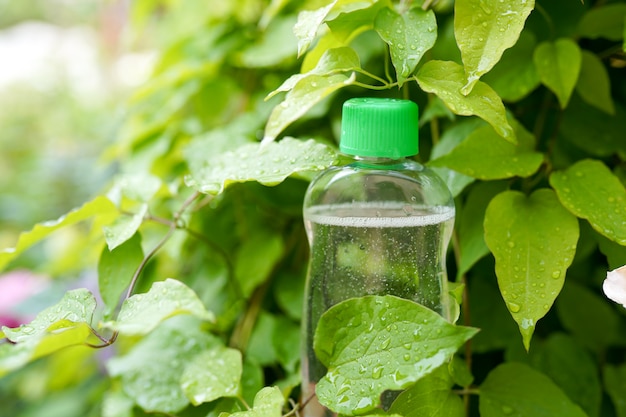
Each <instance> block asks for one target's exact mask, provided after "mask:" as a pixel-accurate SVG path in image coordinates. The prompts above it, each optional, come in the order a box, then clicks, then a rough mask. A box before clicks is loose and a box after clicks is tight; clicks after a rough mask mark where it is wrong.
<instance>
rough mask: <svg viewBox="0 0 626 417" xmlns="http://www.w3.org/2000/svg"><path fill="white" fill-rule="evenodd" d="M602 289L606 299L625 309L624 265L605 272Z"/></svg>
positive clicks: (625, 270) (625, 267)
mask: <svg viewBox="0 0 626 417" xmlns="http://www.w3.org/2000/svg"><path fill="white" fill-rule="evenodd" d="M602 289H603V290H604V294H606V296H607V297H609V298H610V299H611V300H613V301H615V302H616V303H619V304H621V305H623V306H624V307H625V308H626V265H624V266H621V267H619V268H617V269H615V270H613V271H609V272H607V274H606V279H605V280H604V283H603V284H602Z"/></svg>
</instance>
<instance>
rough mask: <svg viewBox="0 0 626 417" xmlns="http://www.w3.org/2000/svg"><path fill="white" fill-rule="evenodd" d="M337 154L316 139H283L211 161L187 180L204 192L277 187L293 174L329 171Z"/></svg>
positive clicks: (246, 147)
mask: <svg viewBox="0 0 626 417" xmlns="http://www.w3.org/2000/svg"><path fill="white" fill-rule="evenodd" d="M335 158H336V154H335V152H334V151H333V150H332V149H331V148H329V147H328V146H326V145H324V144H322V143H319V142H316V141H314V140H313V139H309V140H306V141H303V140H298V139H294V138H284V139H282V140H281V141H279V142H273V143H267V144H260V143H251V144H247V145H243V146H241V147H239V148H238V149H236V150H234V151H228V152H225V153H222V154H220V155H218V156H216V157H214V158H212V159H208V160H207V163H206V165H205V166H204V167H202V168H200V169H198V170H196V171H194V172H192V173H191V175H190V176H188V177H186V178H185V181H186V183H187V185H189V186H190V187H194V188H196V189H197V190H198V191H200V192H203V193H210V194H215V193H221V192H223V191H224V189H225V188H226V187H228V186H229V185H232V184H234V183H238V182H248V181H257V182H259V183H261V184H264V185H268V186H271V185H277V184H280V183H281V182H282V181H284V180H285V179H286V178H287V177H289V176H290V175H293V174H296V173H301V172H313V171H319V170H322V169H325V168H327V167H328V166H329V165H330V164H331V163H333V162H334V161H335Z"/></svg>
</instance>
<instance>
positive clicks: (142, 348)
mask: <svg viewBox="0 0 626 417" xmlns="http://www.w3.org/2000/svg"><path fill="white" fill-rule="evenodd" d="M220 345H221V341H219V339H217V338H216V337H215V336H212V335H211V334H209V333H207V332H205V331H203V330H202V329H201V328H200V322H199V321H198V320H197V319H195V318H193V317H190V316H178V317H174V318H172V319H170V320H168V321H166V322H164V323H162V324H161V325H160V326H159V327H157V328H156V329H155V330H154V331H153V332H152V333H150V334H148V335H147V336H146V337H144V338H143V339H141V340H140V341H139V342H138V343H136V344H135V345H134V346H132V348H131V349H130V350H129V351H128V352H126V353H125V354H124V355H122V356H116V357H114V358H112V359H111V360H110V361H109V362H107V364H106V366H107V369H108V371H109V374H110V375H111V376H114V377H119V379H120V380H121V384H122V387H123V389H124V392H125V393H126V394H127V395H128V396H129V397H130V398H132V399H133V400H134V401H135V403H137V405H139V406H140V407H141V408H143V409H144V410H145V411H148V412H161V413H177V412H178V411H180V410H181V409H183V408H184V407H186V406H187V405H188V404H189V400H188V399H187V397H186V396H185V393H184V392H183V389H182V387H181V376H182V374H183V372H184V370H185V365H186V364H188V363H189V362H191V361H192V360H193V359H194V358H195V357H196V356H197V355H198V354H200V353H202V352H204V351H207V350H210V349H212V348H214V347H216V346H220Z"/></svg>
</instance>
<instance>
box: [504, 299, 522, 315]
mask: <svg viewBox="0 0 626 417" xmlns="http://www.w3.org/2000/svg"><path fill="white" fill-rule="evenodd" d="M507 305H508V307H509V310H510V311H511V312H512V313H518V312H519V311H520V310H521V309H522V307H521V306H520V305H519V304H516V303H511V302H509V303H507Z"/></svg>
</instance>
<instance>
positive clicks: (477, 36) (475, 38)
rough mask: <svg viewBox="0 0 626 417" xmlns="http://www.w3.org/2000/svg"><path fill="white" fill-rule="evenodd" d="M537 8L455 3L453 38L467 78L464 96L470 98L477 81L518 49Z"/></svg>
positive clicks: (510, 1)
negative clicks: (507, 54) (524, 29)
mask: <svg viewBox="0 0 626 417" xmlns="http://www.w3.org/2000/svg"><path fill="white" fill-rule="evenodd" d="M534 7H535V2H534V0H528V1H526V0H524V1H519V0H505V1H489V0H456V1H455V2H454V35H455V37H456V39H457V44H458V46H459V49H460V50H461V57H462V59H463V65H464V66H465V74H466V77H467V84H465V85H464V86H463V90H462V92H463V94H465V95H467V94H469V93H470V92H471V91H472V88H473V87H474V85H475V84H476V82H478V79H479V78H480V77H481V76H482V75H483V74H485V73H487V72H488V71H489V70H490V69H491V68H493V66H494V65H495V64H496V63H497V62H498V61H499V60H500V58H501V57H502V53H503V52H504V51H505V50H506V49H508V48H510V47H512V46H513V45H515V42H517V39H518V38H519V35H520V32H521V31H522V29H523V28H524V23H525V22H526V18H527V17H528V15H529V14H530V12H531V11H532V10H533V8H534Z"/></svg>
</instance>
